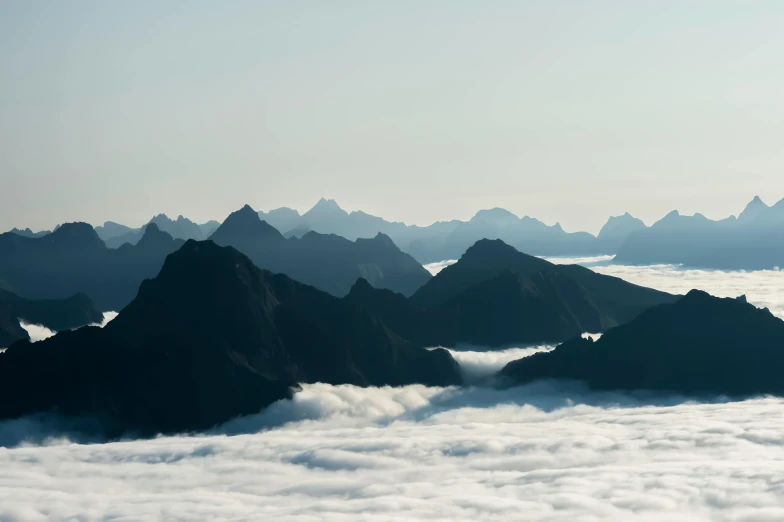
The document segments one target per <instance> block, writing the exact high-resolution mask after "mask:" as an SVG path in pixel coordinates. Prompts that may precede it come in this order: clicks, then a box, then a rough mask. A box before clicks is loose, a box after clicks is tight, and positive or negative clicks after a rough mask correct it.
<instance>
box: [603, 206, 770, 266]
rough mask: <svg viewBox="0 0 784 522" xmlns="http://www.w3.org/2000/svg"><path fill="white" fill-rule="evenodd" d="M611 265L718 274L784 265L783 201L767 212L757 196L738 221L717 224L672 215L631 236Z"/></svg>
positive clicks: (710, 221) (696, 218)
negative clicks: (667, 267)
mask: <svg viewBox="0 0 784 522" xmlns="http://www.w3.org/2000/svg"><path fill="white" fill-rule="evenodd" d="M614 261H615V262H616V263H622V264H631V265H646V264H660V263H666V264H680V265H684V266H689V267H698V268H712V269H720V270H760V269H772V268H775V267H781V266H784V200H782V201H780V202H779V203H777V204H776V205H774V206H772V207H769V206H767V205H766V204H765V203H763V202H762V200H761V199H760V198H759V197H755V198H754V199H753V200H752V201H751V202H750V203H749V204H748V205H747V206H746V208H745V209H744V210H743V212H741V214H740V215H739V216H738V218H737V219H736V218H735V217H734V216H731V217H729V218H726V219H722V220H718V221H715V220H711V219H708V218H706V217H705V216H703V215H702V214H695V215H693V216H683V215H681V214H679V213H678V212H677V211H672V212H670V213H669V214H667V215H666V216H665V217H664V218H662V219H661V220H659V221H657V222H656V223H654V225H653V226H651V227H650V228H648V229H644V230H638V231H636V232H633V233H632V234H630V235H629V236H628V238H627V239H626V240H625V241H624V242H623V243H622V244H621V246H620V247H619V249H618V253H617V254H616V256H615V260H614Z"/></svg>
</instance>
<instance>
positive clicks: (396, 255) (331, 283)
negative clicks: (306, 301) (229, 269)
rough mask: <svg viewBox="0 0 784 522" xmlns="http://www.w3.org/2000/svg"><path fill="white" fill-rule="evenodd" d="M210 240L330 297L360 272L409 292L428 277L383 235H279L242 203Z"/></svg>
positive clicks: (376, 284) (378, 285)
mask: <svg viewBox="0 0 784 522" xmlns="http://www.w3.org/2000/svg"><path fill="white" fill-rule="evenodd" d="M210 239H211V240H212V241H214V242H215V243H217V244H219V245H222V246H232V247H234V248H236V249H237V250H239V251H240V252H242V253H244V254H245V255H247V256H248V257H250V259H251V260H252V261H253V262H254V263H255V264H256V265H257V266H259V267H260V268H264V269H267V270H271V271H273V272H280V273H284V274H286V275H288V276H289V277H292V278H294V279H296V280H298V281H301V282H303V283H306V284H309V285H313V286H315V287H316V288H319V289H321V290H324V291H326V292H329V293H331V294H333V295H336V296H344V295H346V294H347V293H348V291H349V290H350V288H351V286H352V285H353V284H354V282H355V281H356V280H357V279H358V278H360V277H361V278H364V279H366V280H367V281H369V282H370V284H371V285H373V286H374V287H376V288H388V289H391V290H394V291H395V292H400V293H402V294H404V295H411V294H413V293H414V292H415V291H416V290H417V289H418V288H419V287H421V286H422V285H423V284H425V283H426V282H427V281H428V280H429V279H430V277H431V275H430V272H428V271H427V270H426V269H425V268H424V267H423V266H422V265H421V264H419V263H418V262H417V261H416V260H415V259H414V258H412V257H411V256H410V255H408V254H405V253H403V252H401V251H400V249H399V248H398V247H397V246H396V245H395V243H393V242H392V240H391V239H390V238H389V237H387V236H385V235H384V234H381V233H377V234H376V235H375V237H373V238H371V239H364V238H360V239H356V240H354V241H350V240H348V239H345V238H344V237H341V236H338V235H335V234H319V233H316V232H312V231H311V232H308V233H306V234H304V235H303V236H302V237H290V238H285V237H284V236H283V235H281V233H280V232H279V231H278V230H277V229H275V228H274V227H272V226H271V225H269V224H268V223H266V222H265V221H262V220H261V219H260V217H259V214H258V213H257V212H256V211H255V210H253V209H252V208H251V207H250V206H248V205H246V206H245V207H243V208H242V209H240V210H238V211H236V212H233V213H232V214H231V215H230V216H229V217H228V218H226V220H225V221H224V222H223V224H222V225H221V226H220V227H219V228H218V229H217V230H216V231H215V232H214V233H213V234H212V235H211V236H210Z"/></svg>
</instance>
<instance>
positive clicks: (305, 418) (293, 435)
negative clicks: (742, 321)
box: [0, 384, 784, 522]
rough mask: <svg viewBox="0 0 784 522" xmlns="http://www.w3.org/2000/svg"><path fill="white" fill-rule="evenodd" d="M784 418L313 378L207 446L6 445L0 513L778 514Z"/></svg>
mask: <svg viewBox="0 0 784 522" xmlns="http://www.w3.org/2000/svg"><path fill="white" fill-rule="evenodd" d="M783 411H784V401H782V400H780V399H770V398H763V399H756V400H748V401H745V402H736V403H715V404H693V403H683V402H678V401H677V399H660V400H655V399H651V398H648V399H643V398H639V397H638V398H633V397H629V396H621V395H614V394H590V393H587V392H586V391H585V390H582V389H580V388H579V387H576V386H574V385H573V386H567V385H562V386H557V385H553V384H550V385H544V384H539V385H532V386H528V387H521V388H515V389H511V390H504V391H496V390H490V389H481V388H466V389H454V388H447V389H442V388H426V387H422V386H408V387H404V388H368V389H362V388H356V387H352V386H329V385H324V384H316V385H309V386H305V387H304V390H303V391H302V392H301V393H299V394H297V395H296V396H295V397H294V399H293V400H289V401H282V402H280V403H277V404H276V405H274V406H273V407H272V408H270V409H269V410H267V411H266V412H264V413H262V414H259V415H256V416H252V417H249V418H246V419H243V420H241V421H235V422H233V423H230V424H228V425H226V426H224V427H223V428H221V429H219V430H216V433H214V434H211V435H207V436H201V437H161V438H158V439H154V440H146V441H132V442H119V443H112V444H103V445H77V444H69V443H64V442H62V441H60V442H59V443H57V444H55V445H50V446H43V447H17V448H13V449H0V520H4V521H15V520H20V521H21V520H24V521H35V520H48V521H49V520H51V521H57V520H71V519H73V520H150V521H152V520H162V519H166V520H205V519H211V520H229V519H230V520H286V521H294V520H297V521H300V520H326V521H333V520H334V521H359V520H362V521H368V520H369V521H374V520H379V521H380V520H385V521H386V520H439V521H446V520H450V521H463V520H464V521H476V520H500V521H511V520H515V521H516V520H539V521H574V520H586V521H588V520H590V521H604V520H608V521H610V520H611V521H651V522H653V521H661V520H678V521H681V520H685V521H689V520H694V521H696V520H700V521H708V520H713V521H741V520H744V521H752V520H754V521H765V520H768V521H773V520H782V519H784V415H782V412H783ZM262 428H266V429H265V430H264V431H261V432H255V431H256V430H259V429H262ZM235 432H239V433H242V432H250V433H246V434H240V435H234V436H226V435H225V434H224V433H235Z"/></svg>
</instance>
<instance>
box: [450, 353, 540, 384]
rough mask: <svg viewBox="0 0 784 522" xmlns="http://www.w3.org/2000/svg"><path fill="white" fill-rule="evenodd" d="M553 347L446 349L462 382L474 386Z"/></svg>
mask: <svg viewBox="0 0 784 522" xmlns="http://www.w3.org/2000/svg"><path fill="white" fill-rule="evenodd" d="M553 348H555V346H553V345H541V346H530V347H522V348H521V347H514V348H507V349H505V350H501V351H499V350H497V349H492V348H488V347H480V346H472V345H459V346H457V347H456V348H448V350H449V351H450V353H451V354H452V357H454V358H455V360H456V361H457V362H458V363H459V364H460V369H461V371H462V374H463V380H464V381H465V382H466V383H468V384H476V383H479V382H481V381H482V380H483V379H486V378H487V377H490V376H491V375H493V374H494V373H496V372H498V371H499V370H500V369H501V368H503V367H504V366H506V365H507V364H509V363H510V362H512V361H516V360H517V359H522V358H523V357H528V356H529V355H533V354H535V353H537V352H549V351H550V350H552V349H553Z"/></svg>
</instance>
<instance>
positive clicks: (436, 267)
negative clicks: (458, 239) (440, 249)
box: [422, 259, 457, 275]
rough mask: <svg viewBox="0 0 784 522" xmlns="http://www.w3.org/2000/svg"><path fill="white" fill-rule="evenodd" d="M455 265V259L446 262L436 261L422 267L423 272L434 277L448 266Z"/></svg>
mask: <svg viewBox="0 0 784 522" xmlns="http://www.w3.org/2000/svg"><path fill="white" fill-rule="evenodd" d="M455 263H457V259H447V260H446V261H438V262H437V263H428V264H426V265H422V266H424V267H425V270H427V271H428V272H430V273H431V274H432V275H436V274H437V273H439V272H440V271H441V270H443V269H444V268H446V267H448V266H449V265H454V264H455Z"/></svg>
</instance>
